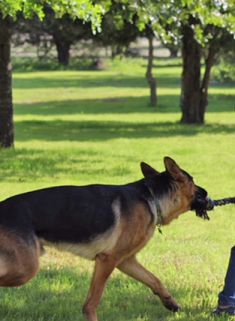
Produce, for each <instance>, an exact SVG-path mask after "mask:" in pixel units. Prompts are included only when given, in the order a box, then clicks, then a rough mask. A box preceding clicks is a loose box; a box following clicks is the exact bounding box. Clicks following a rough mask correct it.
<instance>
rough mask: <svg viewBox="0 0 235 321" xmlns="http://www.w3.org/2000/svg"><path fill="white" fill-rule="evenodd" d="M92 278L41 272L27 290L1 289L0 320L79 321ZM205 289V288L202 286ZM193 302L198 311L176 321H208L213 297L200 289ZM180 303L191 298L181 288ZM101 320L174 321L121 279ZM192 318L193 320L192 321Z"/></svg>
mask: <svg viewBox="0 0 235 321" xmlns="http://www.w3.org/2000/svg"><path fill="white" fill-rule="evenodd" d="M90 279H91V275H90V274H88V273H75V272H74V271H72V270H71V269H65V268H63V269H61V270H57V269H50V270H42V271H41V272H40V273H39V275H38V276H37V277H36V278H35V279H34V280H32V281H31V282H29V283H28V284H27V285H26V286H23V287H21V288H17V289H14V288H12V289H0V295H1V303H0V319H1V320H3V321H16V320H17V321H23V320H27V321H35V320H39V321H48V320H50V321H58V320H60V321H62V320H64V321H65V320H66V321H78V320H79V321H80V320H84V319H83V317H82V313H81V310H82V306H83V303H84V301H85V298H86V295H87V292H88V288H89V284H90ZM202 287H203V285H202ZM191 293H193V294H192V298H190V300H191V302H192V306H193V300H194V298H197V301H198V297H200V298H202V300H201V302H202V303H201V304H200V305H199V306H198V308H196V309H195V308H194V307H192V308H191V307H188V308H186V309H184V310H183V311H182V312H180V313H179V314H178V315H177V320H182V321H183V320H184V321H189V320H193V321H204V320H205V321H208V320H213V318H211V317H210V310H211V307H210V306H209V304H207V303H203V297H205V298H206V297H208V296H210V295H211V293H210V290H209V289H204V288H197V289H195V290H194V291H192V292H191ZM174 295H175V297H176V298H177V299H178V300H179V301H185V299H184V298H185V297H187V299H189V298H188V296H189V294H188V291H187V290H186V289H185V288H183V287H179V288H178V289H177V290H175V291H174ZM98 315H99V317H100V320H109V321H130V320H148V321H155V320H169V321H170V320H173V319H174V318H175V316H174V315H173V314H172V312H170V311H167V310H166V309H165V308H164V307H163V306H162V304H161V303H160V301H159V299H158V298H156V297H155V296H154V295H152V294H151V292H150V291H149V290H148V289H146V288H144V286H143V285H140V284H139V283H137V282H136V281H134V280H130V279H126V278H124V277H123V276H122V275H120V276H114V277H112V278H111V279H110V280H109V283H108V286H107V288H106V290H105V292H104V297H103V300H102V302H101V304H100V307H99V309H98ZM190 316H193V317H192V318H191V317H190Z"/></svg>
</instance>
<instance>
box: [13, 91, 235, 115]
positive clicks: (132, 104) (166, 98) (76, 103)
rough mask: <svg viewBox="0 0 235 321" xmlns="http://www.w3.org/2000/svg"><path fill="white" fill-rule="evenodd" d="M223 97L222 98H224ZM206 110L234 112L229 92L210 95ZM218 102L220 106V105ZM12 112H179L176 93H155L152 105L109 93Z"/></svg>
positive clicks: (32, 105) (142, 98)
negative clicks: (155, 104)
mask: <svg viewBox="0 0 235 321" xmlns="http://www.w3.org/2000/svg"><path fill="white" fill-rule="evenodd" d="M225 100H226V101H225ZM210 102H211V105H210V108H209V109H208V111H207V112H234V104H233V95H226V96H225V95H223V94H217V95H213V96H210ZM221 106H222V107H221ZM15 112H16V115H35V116H51V115H52V116H53V115H73V114H78V115H79V114H87V115H102V114H131V113H150V114H151V113H175V112H179V113H180V107H179V95H175V94H171V93H169V94H168V95H159V98H158V106H157V107H156V108H154V107H151V106H150V105H149V97H148V96H139V97H133V96H131V97H129V96H124V97H110V98H103V99H97V98H95V97H94V98H93V99H70V100H62V101H56V100H55V101H48V102H47V101H44V102H40V103H24V104H15Z"/></svg>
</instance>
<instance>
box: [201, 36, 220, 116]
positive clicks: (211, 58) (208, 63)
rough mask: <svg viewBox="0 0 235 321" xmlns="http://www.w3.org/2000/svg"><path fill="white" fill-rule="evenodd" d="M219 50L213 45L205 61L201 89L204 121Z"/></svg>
mask: <svg viewBox="0 0 235 321" xmlns="http://www.w3.org/2000/svg"><path fill="white" fill-rule="evenodd" d="M218 51H219V48H217V46H216V45H214V44H213V40H212V43H211V44H210V46H209V49H208V54H207V57H206V60H205V72H204V76H203V79H202V84H201V89H200V94H201V97H200V115H201V118H203V119H204V114H205V112H206V107H207V105H208V87H209V81H210V73H211V69H212V67H213V65H214V64H215V61H216V56H217V54H218Z"/></svg>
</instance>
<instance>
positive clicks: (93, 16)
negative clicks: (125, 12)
mask: <svg viewBox="0 0 235 321" xmlns="http://www.w3.org/2000/svg"><path fill="white" fill-rule="evenodd" d="M46 4H47V5H49V6H50V7H51V8H52V9H53V10H54V11H55V13H56V16H57V17H62V16H63V15H64V14H69V15H70V16H71V17H73V18H77V17H78V18H80V19H82V20H85V21H91V22H92V28H93V30H94V31H95V30H99V28H100V24H101V17H102V14H103V13H104V10H105V9H104V6H103V5H101V4H93V2H92V1H91V0H49V1H45V0H1V2H0V13H2V15H3V16H4V17H5V16H7V15H9V16H11V17H13V18H16V16H17V14H18V13H23V15H24V16H25V17H26V18H30V17H32V16H33V15H34V14H36V15H38V17H39V18H40V19H43V18H44V10H43V8H44V5H46Z"/></svg>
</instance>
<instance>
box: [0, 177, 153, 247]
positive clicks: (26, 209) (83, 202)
mask: <svg viewBox="0 0 235 321" xmlns="http://www.w3.org/2000/svg"><path fill="white" fill-rule="evenodd" d="M143 181H144V180H141V181H139V182H135V183H132V184H127V185H123V186H115V185H90V186H83V187H80V186H59V187H51V188H46V189H41V190H36V191H32V192H28V193H25V194H20V195H16V196H13V197H10V198H8V199H6V200H4V201H2V202H0V226H4V227H5V228H8V229H9V230H11V231H14V232H15V233H17V234H19V235H21V236H22V237H23V238H26V239H27V240H28V238H29V239H30V238H32V237H33V236H34V234H35V235H36V236H37V237H39V238H43V239H45V240H47V241H51V242H69V243H80V242H81V243H83V242H85V243H86V242H89V241H90V240H92V239H93V238H94V237H96V236H97V235H99V234H102V233H104V232H105V231H107V230H108V229H109V228H110V227H112V225H113V224H114V223H115V222H114V220H115V217H114V213H113V209H112V203H113V201H114V200H117V199H118V200H120V204H121V206H123V208H125V213H126V215H131V209H132V206H133V205H134V204H136V202H137V201H142V202H144V198H143V195H144V193H145V190H146V188H145V185H144V182H143ZM146 193H147V192H146Z"/></svg>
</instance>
